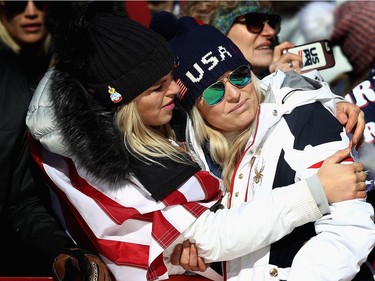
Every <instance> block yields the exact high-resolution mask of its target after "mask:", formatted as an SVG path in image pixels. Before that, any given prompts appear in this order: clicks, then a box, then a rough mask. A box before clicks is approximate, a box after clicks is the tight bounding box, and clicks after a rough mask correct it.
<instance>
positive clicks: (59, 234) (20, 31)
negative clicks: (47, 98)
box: [0, 1, 109, 280]
mask: <svg viewBox="0 0 375 281" xmlns="http://www.w3.org/2000/svg"><path fill="white" fill-rule="evenodd" d="M48 7H49V2H46V1H38V2H34V1H1V2H0V147H1V154H0V166H1V170H0V222H1V225H2V227H1V231H0V237H1V239H0V240H1V241H2V247H1V249H2V255H3V256H4V257H6V258H4V259H2V263H1V266H0V276H52V275H53V273H55V274H56V277H59V278H58V280H68V279H69V278H72V277H73V276H74V275H77V276H82V275H83V276H84V277H85V278H86V279H88V278H90V277H92V276H93V275H94V274H96V275H98V278H99V280H109V273H108V270H107V269H106V267H105V265H104V264H103V262H102V261H101V260H100V258H99V257H97V256H96V255H95V254H93V253H89V252H88V251H85V250H81V249H79V248H78V247H77V245H76V244H75V243H74V242H73V241H72V239H71V238H70V237H69V236H68V235H67V234H66V233H65V231H64V229H63V228H62V226H61V225H60V223H59V222H57V221H56V219H55V216H54V213H53V211H52V210H51V209H50V208H49V205H50V204H49V191H48V188H47V187H46V186H45V183H44V182H43V180H42V178H41V177H40V175H39V173H38V171H37V169H36V166H35V164H34V162H33V161H32V159H31V157H30V154H29V151H28V145H27V135H28V131H27V128H26V123H25V117H26V112H27V108H28V106H29V102H30V100H31V98H32V94H33V91H34V90H35V87H36V85H37V84H38V82H39V80H40V78H41V77H42V76H43V75H44V73H45V72H46V71H47V69H48V67H49V65H50V64H51V60H52V48H51V44H50V36H49V34H48V31H47V29H46V26H45V13H46V11H47V8H48ZM78 260H79V261H80V262H77V261H78ZM53 264H54V269H53V270H52V265H53ZM80 272H81V273H80ZM106 275H107V276H108V277H107V278H104V277H103V276H106ZM64 276H65V278H67V279H63V277H64ZM70 280H71V279H70Z"/></svg>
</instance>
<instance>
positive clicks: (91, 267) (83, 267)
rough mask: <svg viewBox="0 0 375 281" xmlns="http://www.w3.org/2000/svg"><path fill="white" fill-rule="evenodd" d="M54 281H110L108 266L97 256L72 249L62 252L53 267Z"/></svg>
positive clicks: (85, 251)
mask: <svg viewBox="0 0 375 281" xmlns="http://www.w3.org/2000/svg"><path fill="white" fill-rule="evenodd" d="M52 274H53V280H57V281H82V280H83V281H110V280H111V277H110V273H109V271H108V268H107V266H106V265H105V264H104V262H103V261H102V260H101V259H100V257H99V256H97V255H96V254H94V253H92V252H90V251H87V250H83V249H79V248H70V249H64V250H63V251H61V252H60V253H59V254H58V255H57V256H56V258H55V261H54V262H53V265H52Z"/></svg>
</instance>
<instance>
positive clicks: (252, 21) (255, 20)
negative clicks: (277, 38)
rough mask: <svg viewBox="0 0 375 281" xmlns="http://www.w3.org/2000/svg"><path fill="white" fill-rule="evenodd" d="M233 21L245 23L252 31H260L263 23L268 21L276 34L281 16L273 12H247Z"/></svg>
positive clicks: (278, 30)
mask: <svg viewBox="0 0 375 281" xmlns="http://www.w3.org/2000/svg"><path fill="white" fill-rule="evenodd" d="M234 22H235V23H240V24H245V25H246V27H247V29H248V30H249V31H251V32H253V33H261V32H262V30H263V28H264V25H265V24H266V23H268V24H269V25H270V26H271V27H272V28H273V29H274V30H275V32H276V34H278V33H279V32H280V27H281V17H280V16H279V15H275V14H262V13H248V14H246V15H243V16H240V17H238V18H237V19H236V20H235V21H234Z"/></svg>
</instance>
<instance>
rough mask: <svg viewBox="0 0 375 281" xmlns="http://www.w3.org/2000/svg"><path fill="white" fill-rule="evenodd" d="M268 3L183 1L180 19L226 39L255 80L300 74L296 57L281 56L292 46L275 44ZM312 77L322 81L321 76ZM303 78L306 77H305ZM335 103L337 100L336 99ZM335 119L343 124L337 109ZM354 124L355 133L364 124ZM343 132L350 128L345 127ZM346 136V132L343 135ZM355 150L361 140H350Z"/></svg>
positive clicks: (276, 27)
mask: <svg viewBox="0 0 375 281" xmlns="http://www.w3.org/2000/svg"><path fill="white" fill-rule="evenodd" d="M271 8H272V5H271V2H270V1H186V2H185V4H184V6H183V9H182V10H181V15H182V16H184V15H187V16H192V17H194V18H196V19H198V20H200V21H202V22H204V23H206V24H211V25H213V26H214V27H216V28H217V29H219V30H220V31H221V32H222V33H223V34H225V35H227V36H228V38H230V39H231V40H232V41H233V42H234V43H235V44H236V45H237V46H238V47H239V49H240V50H241V51H242V53H243V54H244V56H245V57H246V59H247V60H248V61H249V62H250V63H251V65H252V67H253V72H254V73H255V74H256V75H257V76H258V77H260V78H261V77H264V76H266V75H267V74H269V73H272V72H274V71H275V70H276V69H279V70H282V71H289V70H294V71H296V72H298V73H300V72H301V64H302V59H301V57H300V56H297V55H294V54H290V53H288V52H285V50H286V49H289V48H291V47H293V46H294V44H292V43H290V42H282V43H280V44H279V43H278V37H277V34H278V32H279V31H280V29H281V17H280V16H279V15H277V14H274V13H272V9H271ZM314 73H315V76H311V77H312V78H315V77H319V79H320V80H323V78H322V77H321V75H320V74H319V73H317V72H314ZM305 75H307V76H308V75H309V74H308V73H305ZM337 99H340V97H339V96H337ZM341 106H342V108H343V109H344V111H346V110H355V111H357V112H358V114H360V115H361V120H362V121H363V120H364V117H363V112H361V110H360V108H359V107H352V106H351V105H350V104H349V103H347V102H346V103H345V102H342V104H341V105H340V107H341ZM337 112H338V114H337V118H338V119H339V120H340V121H341V123H343V124H345V122H347V119H346V115H345V114H341V113H342V111H341V109H340V108H338V111H337ZM362 121H360V122H359V123H358V126H359V129H360V130H359V131H361V128H363V127H364V122H362ZM348 125H349V126H346V129H348V128H352V125H353V124H352V125H351V124H348ZM347 133H350V131H347ZM353 140H354V142H355V143H357V144H358V145H357V147H356V148H357V149H358V148H359V147H361V145H362V144H363V136H362V135H361V136H358V135H357V136H354V137H353Z"/></svg>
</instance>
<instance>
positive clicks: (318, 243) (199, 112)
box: [151, 13, 375, 281]
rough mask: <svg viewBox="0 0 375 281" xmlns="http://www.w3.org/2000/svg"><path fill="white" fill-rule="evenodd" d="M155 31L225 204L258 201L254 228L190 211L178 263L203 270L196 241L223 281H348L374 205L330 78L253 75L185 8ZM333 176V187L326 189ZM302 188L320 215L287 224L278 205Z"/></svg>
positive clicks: (157, 23) (193, 137) (370, 231)
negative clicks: (338, 114)
mask: <svg viewBox="0 0 375 281" xmlns="http://www.w3.org/2000/svg"><path fill="white" fill-rule="evenodd" d="M151 28H153V29H154V30H156V31H159V32H160V33H162V34H163V35H164V36H165V37H166V38H167V39H168V40H169V44H170V46H171V47H172V49H173V50H174V51H175V53H176V55H177V56H178V58H179V62H180V63H179V66H178V67H176V68H175V69H174V71H173V74H174V78H175V80H176V82H177V84H179V86H180V88H181V92H180V93H179V95H178V96H177V99H178V100H179V101H180V102H181V105H182V107H183V108H184V109H185V110H186V111H187V112H189V113H190V118H188V121H187V129H186V142H187V145H188V147H189V148H190V150H191V153H192V154H194V155H196V157H197V158H199V159H200V160H201V166H202V167H204V168H205V169H207V170H210V171H211V172H213V173H215V174H216V175H217V176H219V177H222V179H223V182H224V186H225V187H226V189H227V191H228V197H227V199H226V200H224V201H223V205H224V206H226V207H228V208H230V209H229V210H236V209H237V208H238V207H240V206H242V205H243V204H253V207H254V206H257V208H254V209H253V212H252V213H250V214H249V216H248V217H247V218H246V219H245V220H247V221H248V222H251V223H250V225H251V226H250V229H246V226H244V225H243V223H245V222H244V221H242V218H235V217H233V216H230V217H228V218H227V219H228V220H229V219H230V220H231V221H230V226H231V227H233V228H235V229H236V234H231V235H226V232H223V230H222V229H221V228H220V227H221V225H220V223H222V221H221V220H220V219H219V216H218V217H217V219H216V220H215V218H214V217H212V218H205V217H200V218H198V220H197V222H196V223H194V225H193V227H192V228H190V229H188V230H187V231H185V233H183V234H184V237H185V238H187V239H189V240H190V242H192V243H194V244H193V245H190V244H189V242H185V243H184V244H183V250H182V251H183V252H182V253H183V256H182V259H181V260H178V258H177V262H176V264H180V265H182V266H184V268H186V269H191V270H199V269H204V265H202V260H201V259H198V260H196V259H195V258H194V255H195V254H196V253H195V246H196V247H197V248H198V255H199V256H200V257H203V258H204V259H205V261H206V262H214V261H220V260H226V262H225V266H224V278H225V280H231V281H232V280H314V281H316V280H352V279H353V278H354V277H355V275H356V274H357V273H358V272H359V268H360V266H361V265H362V264H363V263H364V262H365V260H366V258H367V255H368V254H369V253H370V251H371V250H372V248H373V247H374V245H375V225H374V222H373V215H374V210H373V208H372V206H371V205H370V204H368V203H366V200H365V197H366V191H365V183H364V180H365V178H366V175H365V173H364V172H363V171H361V167H363V166H362V165H361V164H358V163H353V162H354V160H353V158H352V157H351V156H350V154H349V153H350V148H349V147H350V146H352V144H350V142H349V138H348V136H347V135H346V133H345V129H344V128H343V127H342V125H341V124H340V123H339V122H338V120H337V119H336V118H335V116H334V112H335V110H336V104H335V96H334V95H333V93H332V92H331V91H330V89H329V87H328V85H327V84H326V83H324V82H318V81H315V80H312V79H309V78H305V77H303V76H301V75H299V74H297V73H296V72H295V71H290V72H286V73H284V72H282V71H277V72H276V73H274V74H271V75H269V76H267V77H265V78H264V79H263V80H261V81H259V79H258V78H257V77H256V76H255V75H254V74H253V73H252V71H251V65H250V64H248V63H247V60H246V59H244V57H243V55H242V54H241V52H239V51H238V49H237V48H235V47H234V44H233V42H232V43H228V42H227V40H228V38H227V37H225V36H224V35H223V34H222V33H221V32H219V31H218V30H216V29H214V28H213V27H212V26H210V25H202V24H201V23H199V22H197V21H195V20H194V19H193V18H191V17H182V18H180V19H178V20H177V19H176V18H175V17H173V15H171V14H169V13H160V14H158V15H157V16H156V17H154V19H153V21H152V22H151ZM224 42H225V43H224ZM338 149H341V151H340V152H337V150H338ZM335 152H337V153H336V154H334V155H333V156H331V155H332V154H333V153H335ZM327 158H328V160H327V161H326V162H324V160H325V159H327ZM328 163H330V164H333V166H331V167H330V168H327V167H328V166H327V165H328ZM339 163H342V164H339ZM323 168H327V169H323ZM336 169H342V170H341V171H340V172H339V171H338V170H336ZM353 175H354V178H356V180H358V181H355V182H352V186H351V187H350V188H349V190H343V189H342V187H343V186H344V185H345V184H343V183H344V182H346V183H348V184H349V186H350V183H349V182H347V181H346V179H344V176H345V177H346V176H349V177H351V176H353ZM342 180H344V182H342ZM333 183H337V184H338V185H337V186H336V188H333V189H330V188H328V189H327V187H328V185H330V184H333ZM305 189H306V190H307V191H308V192H309V193H310V194H311V195H312V196H313V198H315V200H317V201H316V202H318V206H319V210H320V212H321V214H322V215H323V216H322V217H320V218H319V219H317V220H314V222H311V223H308V224H303V225H301V226H299V227H296V228H295V229H289V231H286V232H285V230H286V228H289V227H290V225H289V224H290V223H291V221H290V219H292V220H293V218H292V217H293V215H292V214H291V213H289V211H287V212H285V210H281V209H280V204H287V201H288V200H294V199H295V198H296V196H300V195H301V194H300V192H303V190H305ZM279 192H285V193H284V196H281V197H278V196H280V193H279ZM263 200H268V201H267V202H263ZM259 202H262V203H261V205H258V204H259ZM300 203H302V202H300ZM293 210H294V211H297V212H301V213H304V212H305V211H306V210H307V209H305V208H304V207H302V205H301V206H300V207H297V208H293ZM219 212H220V210H218V211H217V212H216V213H215V214H218V213H219ZM284 220H285V221H284ZM276 221H278V222H279V223H281V225H280V224H279V225H276V223H275V222H276ZM282 221H284V222H282ZM199 222H200V223H199ZM225 222H226V223H227V221H226V220H225ZM246 223H247V222H246ZM201 225H204V228H203V229H199V228H198V226H201ZM226 226H228V225H226ZM244 232H246V233H247V236H243V237H242V236H241V234H242V233H244ZM246 243H247V248H246V251H243V249H242V247H243V245H244V244H246ZM190 251H192V255H191V256H189V252H190ZM176 252H177V253H176ZM176 252H175V253H174V256H173V259H174V261H176V260H175V257H178V256H179V253H178V251H176ZM246 252H247V253H246ZM323 253H326V254H323ZM185 254H187V257H186V256H185ZM228 257H230V260H228Z"/></svg>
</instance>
